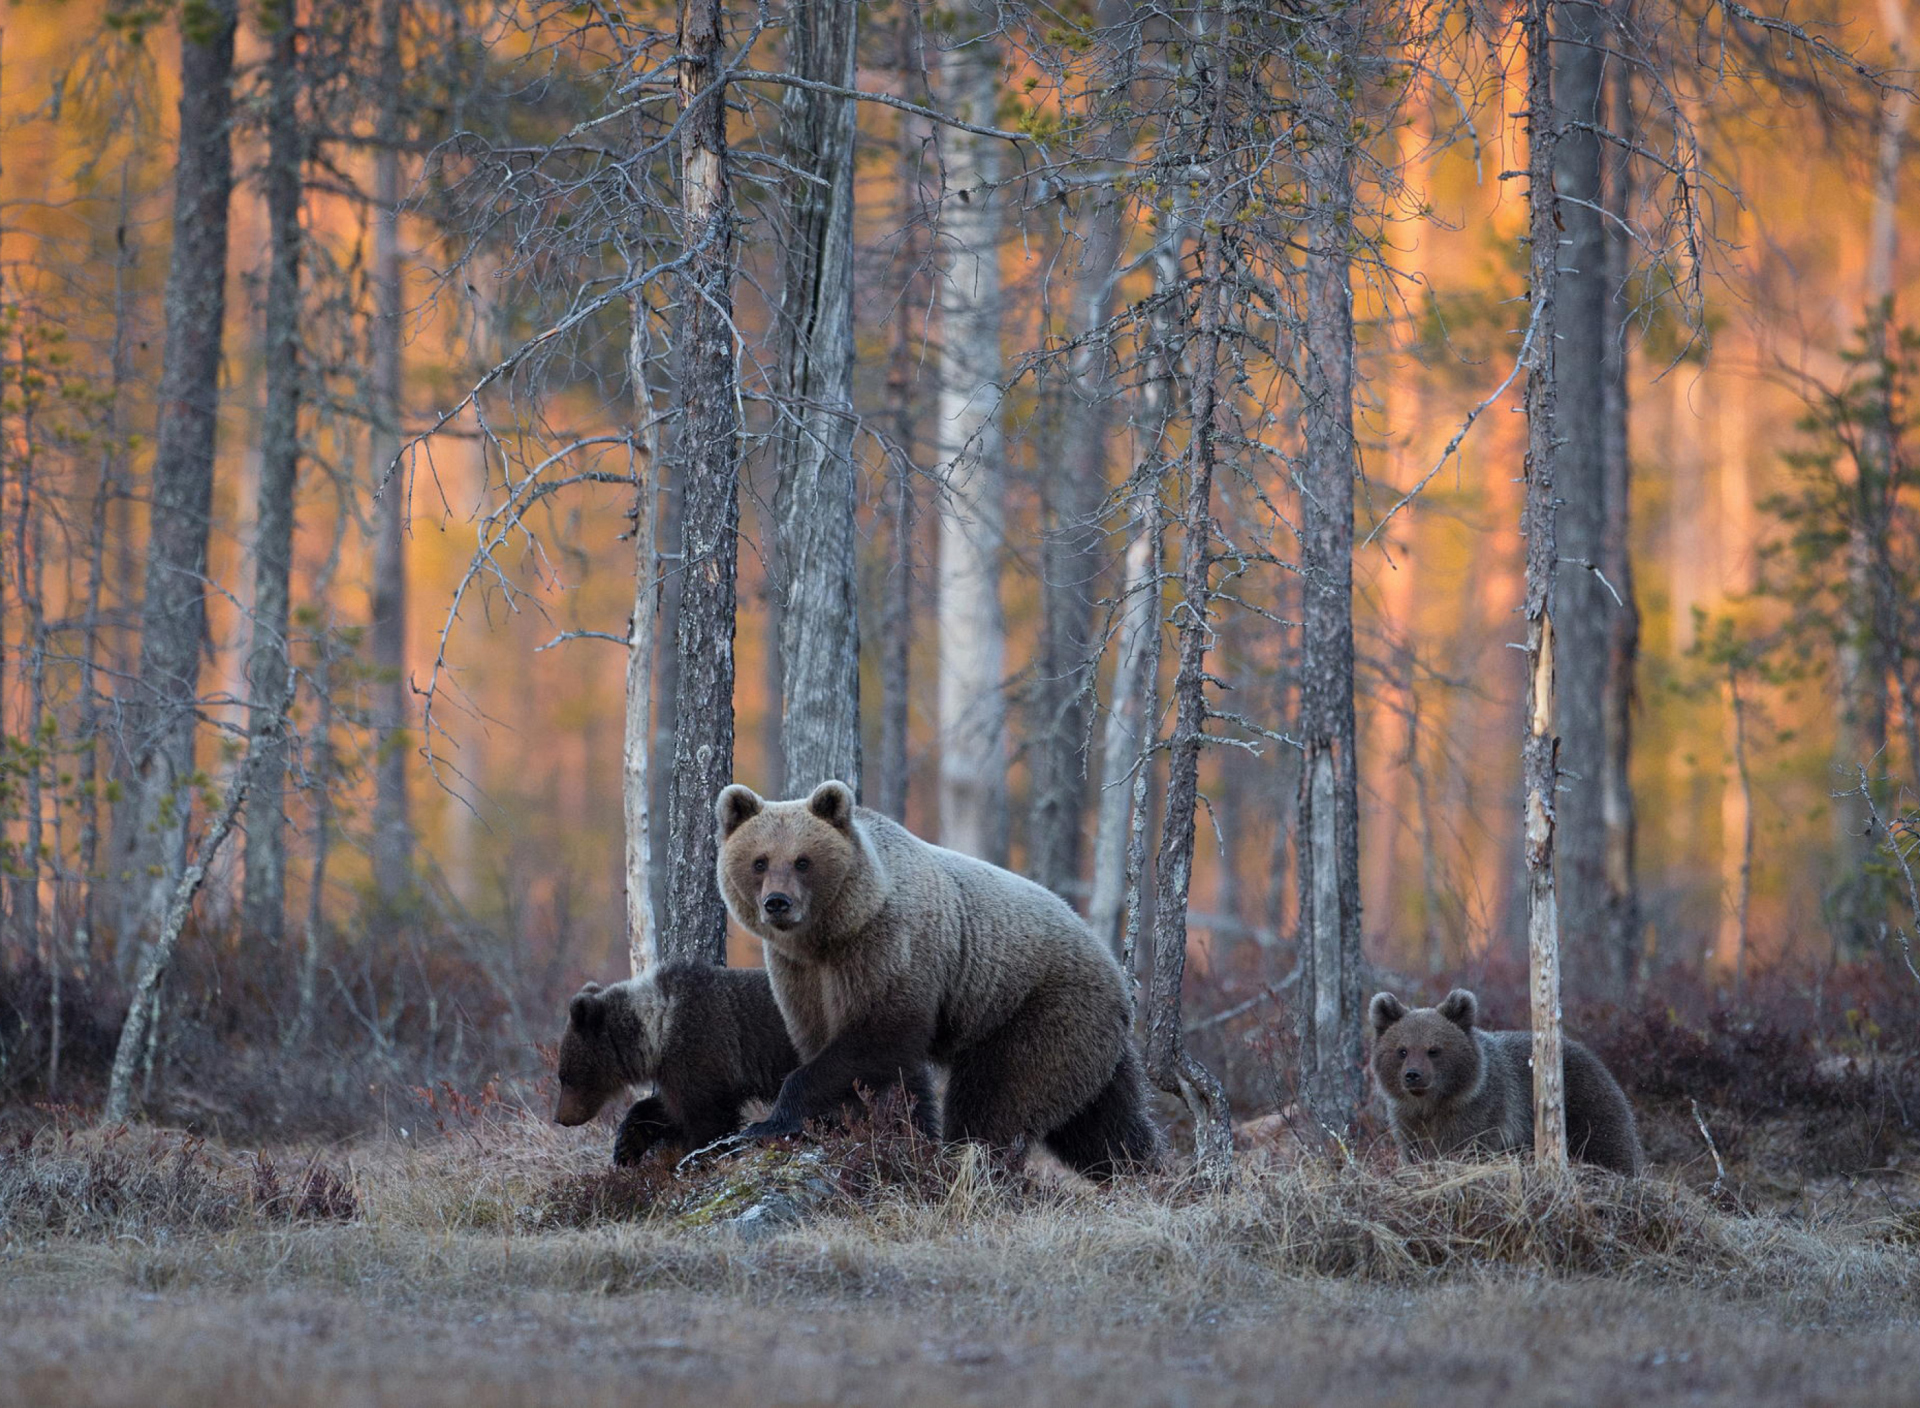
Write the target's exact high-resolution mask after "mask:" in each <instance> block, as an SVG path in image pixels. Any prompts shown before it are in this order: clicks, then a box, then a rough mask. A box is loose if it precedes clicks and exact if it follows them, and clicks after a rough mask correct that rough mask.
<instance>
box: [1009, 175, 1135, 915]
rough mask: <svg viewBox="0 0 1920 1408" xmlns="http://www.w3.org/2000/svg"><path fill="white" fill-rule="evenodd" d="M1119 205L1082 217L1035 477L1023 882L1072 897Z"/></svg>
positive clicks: (1102, 495)
mask: <svg viewBox="0 0 1920 1408" xmlns="http://www.w3.org/2000/svg"><path fill="white" fill-rule="evenodd" d="M1120 216H1121V210H1120V198H1119V197H1117V196H1110V195H1109V196H1103V197H1102V198H1101V203H1100V204H1099V205H1097V206H1096V207H1095V208H1094V209H1093V210H1092V212H1091V213H1090V216H1089V219H1090V223H1089V225H1088V229H1087V235H1086V248H1085V249H1084V250H1083V251H1082V253H1081V263H1080V268H1079V270H1078V272H1077V274H1076V277H1075V283H1074V291H1073V312H1072V318H1073V323H1072V328H1073V336H1074V338H1075V339H1076V342H1075V346H1074V349H1073V352H1072V354H1071V355H1070V358H1069V361H1068V377H1067V382H1066V386H1065V387H1064V389H1063V391H1062V394H1061V397H1060V400H1061V405H1060V445H1061V450H1062V451H1063V456H1062V459H1063V461H1064V462H1063V463H1061V464H1060V465H1059V467H1058V469H1057V471H1056V470H1055V467H1054V466H1053V465H1051V464H1049V465H1045V466H1042V473H1041V479H1040V490H1041V500H1042V505H1043V512H1044V514H1045V516H1046V520H1047V521H1046V526H1045V528H1044V530H1043V531H1042V535H1041V541H1040V572H1041V584H1040V590H1041V626H1040V630H1041V646H1040V658H1039V660H1038V661H1036V662H1035V682H1034V699H1035V709H1034V713H1035V719H1034V733H1033V737H1032V738H1031V739H1030V740H1029V744H1028V754H1029V756H1030V757H1031V758H1032V775H1033V782H1032V794H1031V798H1030V802H1029V807H1028V818H1029V820H1028V826H1027V838H1028V839H1027V873H1028V874H1029V875H1031V876H1032V877H1033V878H1034V879H1035V880H1037V881H1039V882H1040V883H1041V884H1042V885H1045V886H1046V887H1047V888H1048V889H1050V890H1053V891H1055V892H1056V893H1058V894H1061V895H1068V896H1070V895H1071V894H1072V892H1073V891H1074V890H1075V889H1076V888H1077V887H1078V885H1079V883H1080V857H1081V852H1082V850H1083V845H1082V832H1083V830H1084V824H1085V821H1086V811H1087V743H1088V739H1089V737H1090V734H1091V724H1092V717H1091V716H1092V712H1093V671H1094V665H1095V663H1096V660H1097V652H1096V651H1095V649H1094V639H1093V608H1094V603H1095V602H1096V601H1097V600H1098V599H1099V597H1100V590H1099V583H1100V568H1101V558H1102V556H1103V553H1102V548H1103V547H1104V546H1105V542H1106V534H1105V532H1104V530H1103V527H1102V525H1101V521H1100V520H1101V516H1102V510H1103V509H1104V507H1105V505H1106V501H1107V440H1108V435H1109V432H1110V430H1111V428H1112V422H1113V409H1112V408H1113V400H1112V394H1111V391H1110V390H1109V388H1110V386H1111V385H1112V368H1111V365H1110V363H1111V347H1110V345H1109V342H1108V340H1107V338H1106V336H1105V329H1106V327H1107V323H1108V321H1109V319H1110V318H1111V317H1112V316H1113V298H1114V289H1115V287H1116V286H1117V283H1118V272H1119V263H1120V257H1121V253H1122V239H1123V236H1124V229H1123V224H1122V221H1121V218H1120Z"/></svg>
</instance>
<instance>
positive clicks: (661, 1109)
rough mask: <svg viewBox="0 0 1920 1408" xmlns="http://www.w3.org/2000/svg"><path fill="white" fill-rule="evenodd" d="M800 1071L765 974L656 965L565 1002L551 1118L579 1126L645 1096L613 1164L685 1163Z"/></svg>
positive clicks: (623, 1130) (627, 1123)
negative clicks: (649, 1158)
mask: <svg viewBox="0 0 1920 1408" xmlns="http://www.w3.org/2000/svg"><path fill="white" fill-rule="evenodd" d="M799 1064H800V1058H799V1056H798V1055H797V1054H796V1053H795V1052H794V1049H793V1043H792V1042H791V1041H790V1040H788V1038H787V1028H786V1024H785V1023H784V1022H782V1021H781V1019H780V1008H779V1007H778V1005H776V1004H775V1002H774V1000H773V987H772V984H770V983H769V982H768V981H767V975H766V973H765V971H764V970H762V969H758V968H713V967H709V966H708V965H707V964H704V963H666V964H662V965H661V966H659V967H657V968H654V969H652V970H650V971H649V972H647V973H645V974H643V975H641V976H640V977H638V978H630V979H628V980H627V981H626V982H623V983H615V984H613V985H612V986H611V987H604V988H603V987H601V986H600V984H598V983H588V984H587V985H586V986H585V987H583V988H581V989H580V991H579V992H577V993H575V994H574V997H573V1001H572V1002H570V1003H569V1004H568V1006H567V1032H566V1035H565V1036H564V1037H562V1038H561V1040H560V1103H559V1106H558V1108H557V1109H555V1111H554V1114H553V1118H554V1122H555V1123H557V1124H563V1125H579V1124H585V1123H586V1122H587V1121H588V1120H590V1119H592V1118H593V1117H594V1116H595V1115H596V1114H598V1113H599V1112H600V1107H601V1106H603V1105H605V1104H606V1103H607V1101H608V1100H610V1099H612V1098H613V1097H614V1096H616V1095H618V1094H619V1093H620V1092H621V1091H623V1090H625V1089H626V1088H627V1087H629V1086H634V1085H649V1084H650V1085H652V1086H653V1094H652V1095H649V1096H647V1097H646V1098H645V1099H643V1100H640V1101H638V1102H637V1103H636V1104H635V1105H634V1106H633V1108H632V1109H630V1110H628V1111H627V1116H626V1118H625V1119H624V1120H622V1121H621V1122H620V1132H619V1133H618V1134H617V1135H616V1136H615V1137H614V1141H613V1161H614V1163H616V1164H635V1163H638V1162H639V1161H640V1160H641V1159H642V1158H643V1157H644V1156H645V1155H646V1153H647V1151H648V1150H649V1149H651V1148H653V1146H654V1145H656V1144H664V1145H667V1146H670V1147H672V1148H675V1149H678V1150H681V1151H682V1152H685V1151H687V1150H690V1149H699V1148H702V1147H703V1146H705V1145H707V1144H711V1143H712V1142H713V1141H714V1140H716V1139H719V1138H721V1137H722V1136H724V1135H728V1134H733V1133H735V1132H736V1131H738V1130H739V1128H740V1125H741V1119H740V1107H741V1106H742V1105H743V1104H745V1103H746V1102H747V1101H749V1100H766V1101H770V1100H772V1099H774V1098H775V1097H776V1096H777V1095H779V1093H780V1085H781V1082H783V1081H784V1080H786V1078H787V1074H788V1072H790V1071H792V1070H793V1068H794V1067H795V1066H797V1065H799Z"/></svg>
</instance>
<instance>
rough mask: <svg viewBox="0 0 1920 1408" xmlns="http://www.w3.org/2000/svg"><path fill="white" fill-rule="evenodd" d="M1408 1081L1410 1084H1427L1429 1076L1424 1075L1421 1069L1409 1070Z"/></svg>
mask: <svg viewBox="0 0 1920 1408" xmlns="http://www.w3.org/2000/svg"><path fill="white" fill-rule="evenodd" d="M1406 1082H1407V1084H1408V1085H1410V1086H1414V1085H1425V1084H1426V1083H1427V1078H1426V1077H1425V1076H1424V1075H1422V1074H1421V1073H1420V1072H1419V1071H1408V1072H1407V1073H1406Z"/></svg>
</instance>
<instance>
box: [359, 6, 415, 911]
mask: <svg viewBox="0 0 1920 1408" xmlns="http://www.w3.org/2000/svg"><path fill="white" fill-rule="evenodd" d="M403 4H404V0H380V20H379V23H380V73H381V106H380V118H379V129H378V133H377V139H376V145H375V147H374V153H373V221H374V224H373V270H372V283H373V303H374V306H373V325H372V326H371V328H369V330H368V336H369V340H370V341H371V343H372V354H373V355H372V362H373V366H372V375H373V388H372V389H373V407H372V409H373V429H372V442H373V443H372V447H371V448H372V456H371V457H372V470H373V473H374V475H375V476H376V478H386V477H387V476H388V475H389V473H390V472H391V470H392V466H393V462H394V461H395V460H396V459H397V458H399V455H400V418H401V414H402V407H403V405H404V390H405V386H404V376H405V372H404V368H403V366H402V363H401V354H400V317H401V306H400V305H401V297H400V294H401V290H400V152H399V144H400V140H401V135H402V134H401V130H400V111H399V101H400V87H401V82H402V78H403V74H402V70H401V61H400V26H401V19H402V13H401V7H402V5H403ZM411 483H412V474H411V471H410V470H409V469H408V468H407V467H405V466H403V467H402V468H401V469H400V471H399V472H398V473H394V474H392V477H391V478H390V479H388V480H387V489H386V492H385V493H383V494H381V495H380V498H379V501H378V503H377V504H376V505H375V507H374V546H373V583H372V595H373V602H372V620H371V622H370V623H369V629H368V649H369V653H370V657H371V659H372V662H373V681H372V691H371V692H372V704H373V708H372V712H373V715H374V729H375V733H376V738H377V742H376V744H375V752H374V769H373V790H374V799H373V882H374V891H375V893H376V894H377V895H378V896H379V899H380V902H381V904H382V905H383V906H384V907H385V908H387V909H388V910H389V911H391V910H392V908H393V907H394V906H396V905H398V904H399V903H401V901H402V900H403V898H404V896H405V895H406V894H407V892H408V890H409V889H410V888H411V886H412V884H413V823H412V813H411V806H410V803H409V800H408V796H407V757H408V754H409V752H410V751H411V749H410V746H409V734H408V728H407V724H408V719H409V714H410V702H409V699H408V694H409V690H408V684H407V511H408V502H409V491H410V487H411Z"/></svg>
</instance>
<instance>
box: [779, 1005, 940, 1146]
mask: <svg viewBox="0 0 1920 1408" xmlns="http://www.w3.org/2000/svg"><path fill="white" fill-rule="evenodd" d="M930 1038H931V1033H930V1032H928V1031H926V1030H925V1029H924V1028H923V1027H922V1026H921V1025H919V1024H915V1023H908V1022H898V1023H896V1022H887V1021H874V1022H870V1023H868V1024H867V1025H864V1026H860V1027H850V1028H848V1029H847V1030H846V1031H844V1032H842V1033H841V1034H840V1035H839V1036H837V1037H835V1038H834V1039H833V1040H832V1041H831V1042H829V1043H828V1044H827V1047H826V1049H825V1050H823V1051H821V1053H820V1054H819V1055H818V1056H815V1057H814V1058H813V1059H812V1060H811V1061H809V1062H807V1063H806V1064H805V1065H803V1066H801V1067H800V1068H799V1069H797V1070H795V1071H793V1072H791V1073H790V1074H789V1075H788V1076H787V1078H786V1080H785V1081H784V1082H782V1084H781V1086H780V1098H779V1099H778V1100H776V1101H774V1104H773V1109H772V1110H771V1111H769V1112H768V1114H767V1117H766V1118H765V1119H764V1120H761V1121H760V1122H759V1123H758V1124H753V1125H749V1126H747V1129H746V1131H745V1132H746V1133H747V1134H748V1135H749V1136H750V1137H752V1138H755V1139H774V1138H779V1137H780V1136H782V1135H788V1134H798V1133H799V1132H800V1129H801V1127H802V1126H803V1125H805V1124H806V1122H807V1121H808V1120H817V1119H822V1118H826V1117H828V1116H832V1115H837V1114H839V1113H840V1112H841V1111H842V1110H844V1109H846V1108H848V1107H849V1106H852V1105H854V1104H857V1103H858V1100H859V1096H858V1095H857V1094H856V1091H855V1088H856V1087H862V1088H864V1089H866V1090H869V1091H872V1092H875V1093H878V1092H880V1091H883V1090H886V1089H888V1088H890V1087H892V1086H896V1085H899V1086H902V1087H904V1088H905V1090H906V1091H907V1093H908V1094H910V1095H911V1096H912V1097H913V1098H914V1101H915V1104H914V1113H913V1118H914V1123H915V1124H916V1125H917V1126H919V1127H920V1129H921V1130H922V1131H924V1132H926V1133H928V1134H932V1133H933V1132H934V1131H935V1129H936V1128H937V1125H936V1124H935V1123H934V1122H933V1121H934V1116H933V1111H934V1109H935V1105H934V1101H933V1077H932V1073H931V1072H930V1071H929V1070H928V1069H927V1046H928V1044H929V1041H930Z"/></svg>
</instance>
